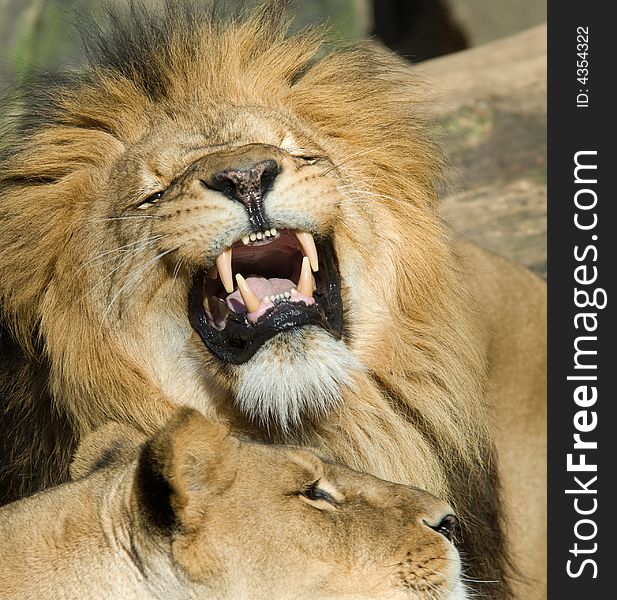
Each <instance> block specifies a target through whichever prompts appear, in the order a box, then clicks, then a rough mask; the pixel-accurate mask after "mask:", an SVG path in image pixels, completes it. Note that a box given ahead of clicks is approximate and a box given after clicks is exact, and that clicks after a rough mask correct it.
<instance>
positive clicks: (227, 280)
mask: <svg viewBox="0 0 617 600" xmlns="http://www.w3.org/2000/svg"><path fill="white" fill-rule="evenodd" d="M231 255H232V253H231V248H225V250H223V252H221V253H220V254H219V257H218V258H217V259H216V268H217V270H218V272H219V277H220V278H221V281H222V282H223V287H224V288H225V290H226V291H227V293H228V294H231V293H233V291H234V277H233V273H232V272H231Z"/></svg>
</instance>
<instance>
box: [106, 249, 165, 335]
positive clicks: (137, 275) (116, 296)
mask: <svg viewBox="0 0 617 600" xmlns="http://www.w3.org/2000/svg"><path fill="white" fill-rule="evenodd" d="M175 250H177V248H170V249H169V250H165V251H164V252H161V253H160V254H157V255H156V256H155V257H154V258H151V259H150V260H148V261H147V262H146V263H145V264H143V265H142V266H141V267H140V268H139V269H137V271H135V272H134V273H133V274H132V275H131V277H129V278H128V279H127V281H126V282H125V283H124V284H123V285H122V286H121V287H120V289H119V290H118V291H117V293H116V294H115V295H114V297H113V298H112V299H111V302H110V303H109V305H108V306H107V308H106V309H105V312H104V313H103V317H102V318H101V323H103V322H105V319H106V318H107V315H108V314H109V311H110V310H111V307H112V306H113V304H114V302H115V301H116V300H117V299H118V298H119V297H120V294H122V292H123V291H124V290H125V289H126V287H127V286H128V285H130V284H131V283H132V282H133V281H135V280H136V279H137V278H138V277H139V275H141V274H142V273H143V272H144V271H145V270H146V269H147V268H148V267H150V266H151V265H153V264H154V263H155V262H157V261H158V260H160V259H161V258H163V256H166V255H167V254H170V253H171V252H174V251H175Z"/></svg>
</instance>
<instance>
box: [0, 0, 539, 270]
mask: <svg viewBox="0 0 617 600" xmlns="http://www.w3.org/2000/svg"><path fill="white" fill-rule="evenodd" d="M204 1H208V0H204ZM144 2H145V3H146V4H151V5H153V6H155V5H157V4H162V2H163V0H149V1H148V0H144ZM258 2H259V0H217V3H218V4H219V5H220V7H221V8H222V9H224V10H229V11H234V10H237V9H238V7H240V6H248V7H250V6H252V5H254V4H257V3H258ZM127 3H128V0H108V2H102V1H101V0H0V96H2V95H3V92H4V91H5V90H6V89H9V88H10V87H11V84H12V83H14V82H17V81H19V80H20V79H21V78H22V77H23V76H24V75H27V73H28V72H29V71H31V70H32V69H33V68H43V69H57V68H63V67H67V66H68V67H70V66H71V65H74V64H77V63H79V59H80V55H81V53H80V39H79V35H78V34H77V33H76V28H75V26H74V24H75V22H76V20H78V17H76V15H77V14H79V13H82V14H83V12H84V11H85V12H86V13H90V12H93V13H95V14H96V13H97V12H98V11H101V9H102V7H103V6H104V5H105V4H111V5H115V4H118V5H122V4H127ZM290 5H291V10H292V14H293V15H294V24H293V28H294V29H300V28H302V27H303V26H305V25H308V24H311V23H315V22H325V23H327V24H328V25H329V27H330V29H331V33H332V36H333V37H334V38H339V39H343V40H350V39H351V40H359V39H364V38H367V37H373V38H374V39H376V40H377V41H378V42H380V43H382V44H384V45H385V46H386V47H388V48H389V49H391V50H393V51H395V52H397V53H398V54H399V55H401V56H402V57H404V58H405V59H407V60H409V61H410V62H413V63H418V66H417V67H416V70H417V72H418V73H419V74H420V75H421V76H422V77H423V79H424V81H425V82H426V95H427V107H428V111H429V112H430V116H431V118H432V121H431V122H432V129H433V135H434V137H435V139H437V140H438V142H439V143H440V145H441V146H442V147H443V148H444V150H445V153H446V155H447V158H448V168H447V170H446V173H445V178H444V182H443V184H442V188H443V189H442V190H441V197H442V215H443V216H444V218H445V219H446V220H447V221H449V222H450V223H451V224H452V226H453V229H454V230H455V231H457V232H458V234H459V235H462V236H465V237H468V238H470V239H472V240H473V241H475V242H477V243H479V244H480V245H482V246H484V247H486V248H488V249H492V250H494V251H496V252H498V253H499V254H502V255H504V256H507V257H509V258H511V259H513V260H515V261H518V262H522V263H523V264H525V265H527V266H528V267H530V268H531V269H533V270H534V271H536V272H537V273H538V274H540V275H543V276H544V275H545V274H546V28H545V26H543V25H542V23H543V22H544V21H545V19H546V3H545V1H544V0H516V1H512V0H291V1H290ZM3 120H4V119H3V114H2V109H1V104H0V125H2V121H3Z"/></svg>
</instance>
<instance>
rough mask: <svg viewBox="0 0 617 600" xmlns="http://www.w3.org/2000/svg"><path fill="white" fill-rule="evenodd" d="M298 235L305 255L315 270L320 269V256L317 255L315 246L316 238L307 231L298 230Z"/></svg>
mask: <svg viewBox="0 0 617 600" xmlns="http://www.w3.org/2000/svg"><path fill="white" fill-rule="evenodd" d="M296 237H297V238H298V241H299V242H300V247H301V248H302V252H303V254H304V256H307V257H308V259H309V261H310V263H311V269H313V271H319V258H318V256H317V248H316V247H315V240H314V239H313V235H312V234H311V233H308V232H307V231H296Z"/></svg>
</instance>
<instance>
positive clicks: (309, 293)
mask: <svg viewBox="0 0 617 600" xmlns="http://www.w3.org/2000/svg"><path fill="white" fill-rule="evenodd" d="M298 292H299V293H300V294H302V295H303V296H306V297H307V298H312V297H313V275H312V274H311V265H310V262H309V258H308V256H305V257H304V258H303V259H302V271H301V272H300V279H299V281H298Z"/></svg>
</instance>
